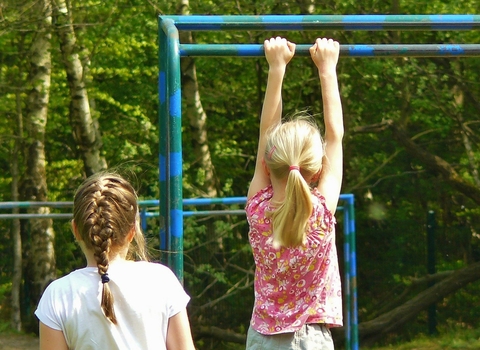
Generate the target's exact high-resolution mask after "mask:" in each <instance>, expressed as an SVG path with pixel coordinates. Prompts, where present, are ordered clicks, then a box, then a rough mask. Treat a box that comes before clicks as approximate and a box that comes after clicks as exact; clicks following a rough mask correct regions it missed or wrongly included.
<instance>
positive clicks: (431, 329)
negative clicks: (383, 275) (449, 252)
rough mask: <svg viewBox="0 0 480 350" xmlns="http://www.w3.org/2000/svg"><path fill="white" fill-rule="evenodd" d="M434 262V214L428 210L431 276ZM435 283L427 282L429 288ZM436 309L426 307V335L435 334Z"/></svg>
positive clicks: (428, 246) (428, 254) (428, 247)
mask: <svg viewBox="0 0 480 350" xmlns="http://www.w3.org/2000/svg"><path fill="white" fill-rule="evenodd" d="M435 265H436V260H435V212H434V211H433V210H429V211H428V214H427V273H428V274H429V275H433V274H434V273H435V272H436V268H435ZM434 284H435V282H429V283H428V287H431V286H433V285H434ZM436 312H437V308H436V305H435V304H432V305H430V306H429V307H428V333H429V334H430V335H435V334H437V317H436Z"/></svg>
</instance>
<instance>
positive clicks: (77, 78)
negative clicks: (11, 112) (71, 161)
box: [54, 0, 107, 176]
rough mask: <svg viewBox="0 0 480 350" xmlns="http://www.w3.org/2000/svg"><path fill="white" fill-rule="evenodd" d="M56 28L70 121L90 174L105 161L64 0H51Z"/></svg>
mask: <svg viewBox="0 0 480 350" xmlns="http://www.w3.org/2000/svg"><path fill="white" fill-rule="evenodd" d="M54 2H55V9H54V13H55V19H56V27H57V28H56V31H57V34H58V36H59V38H60V49H61V51H62V56H63V64H64V66H65V70H66V72H67V81H68V87H69V89H70V123H71V125H72V131H73V137H74V140H75V142H76V144H77V147H78V150H79V152H80V157H81V158H82V160H83V163H84V168H85V173H86V175H87V176H90V175H92V174H94V173H96V172H99V171H102V170H105V169H106V168H107V162H106V160H105V157H103V156H102V154H101V148H102V138H101V135H100V130H99V125H98V121H97V120H96V119H94V118H93V117H92V115H91V110H90V103H89V100H88V94H87V89H86V87H85V76H84V67H83V65H82V62H81V60H80V57H79V54H78V50H79V49H78V45H77V38H76V35H75V31H74V29H73V23H72V15H71V13H70V10H69V9H68V7H67V5H66V2H65V0H54Z"/></svg>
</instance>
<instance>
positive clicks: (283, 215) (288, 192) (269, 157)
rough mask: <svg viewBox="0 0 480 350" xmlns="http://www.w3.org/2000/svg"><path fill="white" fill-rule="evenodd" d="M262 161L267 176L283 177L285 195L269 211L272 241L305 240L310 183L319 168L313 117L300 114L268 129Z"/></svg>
mask: <svg viewBox="0 0 480 350" xmlns="http://www.w3.org/2000/svg"><path fill="white" fill-rule="evenodd" d="M265 152H266V153H265V162H266V164H267V166H268V168H269V170H270V173H271V176H274V177H275V178H277V179H278V180H280V181H281V180H286V187H285V199H284V200H283V202H281V203H279V204H278V206H277V208H276V209H275V211H274V212H273V213H272V220H273V232H274V244H275V245H279V246H286V247H292V246H298V245H301V244H303V243H304V242H305V235H306V229H307V224H308V219H309V217H310V215H311V213H312V208H313V205H312V198H311V192H310V184H309V183H307V181H306V180H305V179H308V180H310V179H312V178H313V177H314V175H315V174H317V173H318V172H319V171H320V170H321V168H322V160H323V154H324V151H323V142H322V138H321V136H320V131H319V130H318V127H317V126H316V124H315V123H314V122H313V121H310V120H309V119H307V118H304V117H300V118H298V117H297V118H296V119H294V120H291V121H287V122H284V123H282V124H279V125H276V126H275V127H274V128H273V129H271V130H270V131H269V134H268V137H267V145H266V151H265Z"/></svg>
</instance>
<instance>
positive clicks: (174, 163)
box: [170, 152, 182, 177]
mask: <svg viewBox="0 0 480 350" xmlns="http://www.w3.org/2000/svg"><path fill="white" fill-rule="evenodd" d="M181 175H182V153H181V152H171V153H170V177H173V176H181Z"/></svg>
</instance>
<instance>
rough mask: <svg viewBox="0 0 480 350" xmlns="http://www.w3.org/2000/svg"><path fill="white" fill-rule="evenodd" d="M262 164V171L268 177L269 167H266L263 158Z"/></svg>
mask: <svg viewBox="0 0 480 350" xmlns="http://www.w3.org/2000/svg"><path fill="white" fill-rule="evenodd" d="M262 166H263V171H264V172H265V174H266V175H267V176H268V177H270V169H268V165H267V163H266V162H265V158H262Z"/></svg>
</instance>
